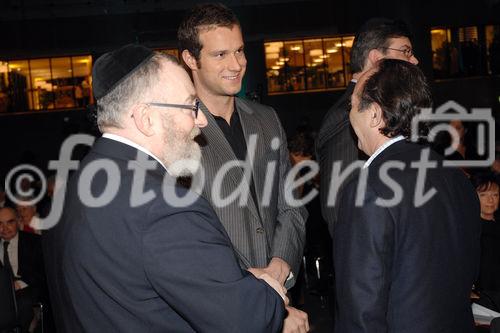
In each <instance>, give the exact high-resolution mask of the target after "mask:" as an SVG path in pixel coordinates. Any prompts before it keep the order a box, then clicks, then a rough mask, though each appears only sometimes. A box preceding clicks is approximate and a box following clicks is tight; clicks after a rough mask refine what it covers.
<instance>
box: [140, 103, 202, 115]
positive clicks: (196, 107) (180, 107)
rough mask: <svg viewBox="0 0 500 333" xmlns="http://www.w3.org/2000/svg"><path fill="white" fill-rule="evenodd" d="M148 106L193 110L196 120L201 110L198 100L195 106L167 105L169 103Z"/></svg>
mask: <svg viewBox="0 0 500 333" xmlns="http://www.w3.org/2000/svg"><path fill="white" fill-rule="evenodd" d="M146 105H151V106H159V107H163V108H178V109H185V110H191V111H192V115H193V118H194V119H196V118H198V111H199V110H200V101H199V100H198V99H197V100H195V102H194V105H189V104H167V103H155V102H152V103H146Z"/></svg>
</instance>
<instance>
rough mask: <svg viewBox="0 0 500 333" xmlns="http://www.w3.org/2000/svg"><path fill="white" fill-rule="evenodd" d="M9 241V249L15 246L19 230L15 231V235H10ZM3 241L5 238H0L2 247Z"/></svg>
mask: <svg viewBox="0 0 500 333" xmlns="http://www.w3.org/2000/svg"><path fill="white" fill-rule="evenodd" d="M8 242H9V249H10V248H11V247H12V248H14V247H17V243H18V242H19V230H18V231H17V233H16V235H15V236H14V237H12V239H11V240H10V241H8ZM3 243H5V240H4V239H2V248H3Z"/></svg>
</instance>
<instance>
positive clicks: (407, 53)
mask: <svg viewBox="0 0 500 333" xmlns="http://www.w3.org/2000/svg"><path fill="white" fill-rule="evenodd" d="M383 49H384V50H393V51H398V52H403V54H404V55H405V57H407V58H408V59H410V58H411V57H412V56H413V49H412V48H411V47H405V48H404V49H402V50H401V49H395V48H393V47H383Z"/></svg>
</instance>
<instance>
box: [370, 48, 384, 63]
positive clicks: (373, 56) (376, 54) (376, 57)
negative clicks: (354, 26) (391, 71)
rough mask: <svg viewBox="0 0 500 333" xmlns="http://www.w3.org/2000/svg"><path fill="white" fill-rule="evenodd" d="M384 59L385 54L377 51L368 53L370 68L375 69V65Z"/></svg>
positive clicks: (373, 50)
mask: <svg viewBox="0 0 500 333" xmlns="http://www.w3.org/2000/svg"><path fill="white" fill-rule="evenodd" d="M382 58H384V54H383V53H382V52H380V51H379V50H377V49H372V50H370V52H368V62H369V64H370V68H373V67H374V66H375V64H376V63H377V62H378V61H379V60H380V59H382Z"/></svg>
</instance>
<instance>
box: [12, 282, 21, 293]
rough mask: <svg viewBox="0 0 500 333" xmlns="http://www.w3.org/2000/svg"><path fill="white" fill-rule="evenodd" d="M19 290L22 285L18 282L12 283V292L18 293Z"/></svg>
mask: <svg viewBox="0 0 500 333" xmlns="http://www.w3.org/2000/svg"><path fill="white" fill-rule="evenodd" d="M20 289H23V285H22V284H21V282H19V281H14V290H15V291H18V290H20Z"/></svg>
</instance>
